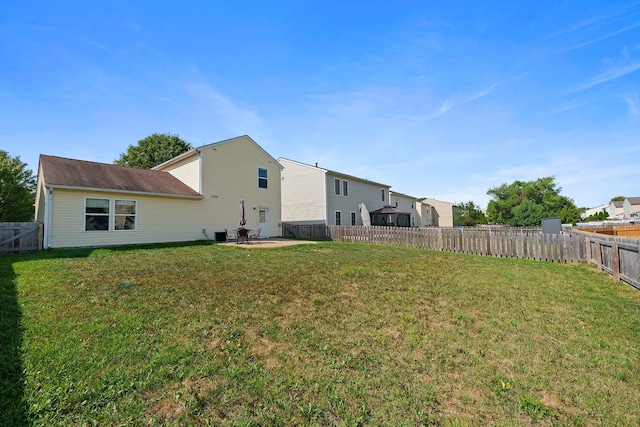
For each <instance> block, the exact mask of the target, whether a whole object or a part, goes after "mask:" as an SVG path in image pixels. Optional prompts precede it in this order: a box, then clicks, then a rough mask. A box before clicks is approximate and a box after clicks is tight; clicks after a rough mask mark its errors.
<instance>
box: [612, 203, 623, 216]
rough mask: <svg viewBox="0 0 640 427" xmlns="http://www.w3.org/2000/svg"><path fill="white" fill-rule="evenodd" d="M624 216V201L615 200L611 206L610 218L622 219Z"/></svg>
mask: <svg viewBox="0 0 640 427" xmlns="http://www.w3.org/2000/svg"><path fill="white" fill-rule="evenodd" d="M623 215H624V200H615V201H613V202H611V204H610V205H609V218H618V219H622V216H623Z"/></svg>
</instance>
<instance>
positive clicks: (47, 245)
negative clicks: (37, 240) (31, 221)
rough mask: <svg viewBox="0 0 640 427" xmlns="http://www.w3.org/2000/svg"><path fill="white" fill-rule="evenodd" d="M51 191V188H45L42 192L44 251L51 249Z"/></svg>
mask: <svg viewBox="0 0 640 427" xmlns="http://www.w3.org/2000/svg"><path fill="white" fill-rule="evenodd" d="M52 193H53V190H52V189H51V188H47V187H45V192H44V242H43V247H44V249H51V217H52V215H53V214H52V212H51V211H52V209H51V200H52V199H53V197H52Z"/></svg>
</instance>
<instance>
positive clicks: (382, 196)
mask: <svg viewBox="0 0 640 427" xmlns="http://www.w3.org/2000/svg"><path fill="white" fill-rule="evenodd" d="M382 201H383V202H384V188H383V189H382Z"/></svg>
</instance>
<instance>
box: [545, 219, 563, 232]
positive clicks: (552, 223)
mask: <svg viewBox="0 0 640 427" xmlns="http://www.w3.org/2000/svg"><path fill="white" fill-rule="evenodd" d="M561 231H562V223H561V222H560V218H559V217H553V218H542V234H560V232H561Z"/></svg>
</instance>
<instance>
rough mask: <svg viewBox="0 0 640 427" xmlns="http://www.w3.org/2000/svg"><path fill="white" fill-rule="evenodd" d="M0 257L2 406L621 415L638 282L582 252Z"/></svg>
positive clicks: (13, 414) (521, 417) (35, 419)
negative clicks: (560, 260) (573, 260)
mask: <svg viewBox="0 0 640 427" xmlns="http://www.w3.org/2000/svg"><path fill="white" fill-rule="evenodd" d="M0 272H1V273H2V276H1V277H2V278H1V279H0V291H1V292H2V293H1V294H0V297H1V298H2V299H1V300H0V301H1V302H2V312H1V313H2V314H0V321H1V322H2V326H3V332H0V333H2V334H3V335H0V338H1V339H2V341H0V344H1V347H0V349H1V350H0V373H2V376H1V377H0V378H2V379H3V380H2V383H0V410H1V412H0V424H2V425H37V426H45V425H46V426H49V425H85V424H86V425H93V424H98V425H229V426H231V425H274V426H277V425H322V426H326V425H335V426H358V425H392V426H393V425H398V426H400V425H442V426H466V425H531V424H536V425H594V424H598V425H636V424H638V422H639V416H640V415H639V409H638V408H640V395H639V394H638V392H637V391H638V390H639V389H640V350H639V347H638V343H639V342H640V293H639V292H638V291H636V290H634V289H633V288H631V287H630V286H627V285H625V284H622V283H616V282H613V281H612V280H611V278H610V277H609V276H608V275H606V274H604V273H598V272H597V271H596V270H595V269H594V268H592V267H590V266H588V265H586V264H580V265H558V264H550V263H544V262H533V261H522V260H509V259H496V258H487V257H478V256H469V255H463V254H450V253H443V252H432V251H424V250H418V249H410V248H400V247H386V246H373V245H360V244H336V243H317V244H315V245H302V246H291V247H285V248H278V249H265V250H260V249H259V250H256V249H253V250H245V249H244V248H237V247H233V246H216V245H213V246H211V245H175V246H170V247H163V246H149V247H144V248H140V247H137V248H131V247H129V248H113V249H95V250H91V249H78V250H64V251H62V250H59V251H58V250H54V251H48V252H44V253H33V254H24V255H12V256H3V257H0ZM5 308H6V310H5ZM5 378H6V380H5Z"/></svg>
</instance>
